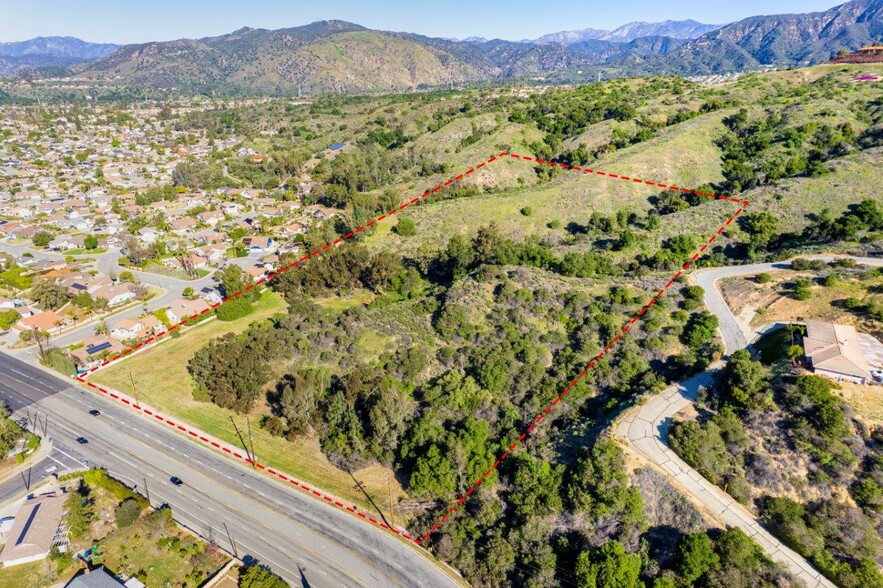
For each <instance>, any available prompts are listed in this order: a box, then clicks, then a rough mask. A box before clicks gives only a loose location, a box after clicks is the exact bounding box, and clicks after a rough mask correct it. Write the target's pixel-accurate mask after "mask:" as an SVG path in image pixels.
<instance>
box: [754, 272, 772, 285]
mask: <svg viewBox="0 0 883 588" xmlns="http://www.w3.org/2000/svg"><path fill="white" fill-rule="evenodd" d="M754 279H755V280H756V281H757V283H758V284H768V283H770V282H772V281H773V276H771V275H769V274H767V273H763V274H757V275H756V276H755V277H754Z"/></svg>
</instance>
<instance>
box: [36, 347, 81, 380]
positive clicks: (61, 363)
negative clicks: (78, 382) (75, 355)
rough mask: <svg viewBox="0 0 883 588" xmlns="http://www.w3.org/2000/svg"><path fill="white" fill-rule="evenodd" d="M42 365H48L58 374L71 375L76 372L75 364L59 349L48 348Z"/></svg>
mask: <svg viewBox="0 0 883 588" xmlns="http://www.w3.org/2000/svg"><path fill="white" fill-rule="evenodd" d="M42 363H43V365H46V366H49V367H51V368H52V369H54V370H55V371H57V372H58V373H60V374H64V375H65V376H72V375H74V374H76V373H77V366H76V365H74V362H73V360H72V359H71V358H70V357H68V355H67V354H66V353H65V352H63V351H62V350H61V349H49V350H47V351H46V357H45V358H44V359H43V361H42Z"/></svg>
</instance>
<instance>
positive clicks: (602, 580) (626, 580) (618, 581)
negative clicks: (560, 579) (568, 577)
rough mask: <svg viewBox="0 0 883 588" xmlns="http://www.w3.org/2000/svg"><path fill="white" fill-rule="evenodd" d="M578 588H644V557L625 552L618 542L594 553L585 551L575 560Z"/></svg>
mask: <svg viewBox="0 0 883 588" xmlns="http://www.w3.org/2000/svg"><path fill="white" fill-rule="evenodd" d="M575 572H576V582H577V586H579V588H642V587H643V586H644V582H642V581H641V578H640V576H641V556H640V555H639V554H637V553H626V552H625V548H624V547H623V546H622V543H620V542H619V541H616V540H613V541H608V542H607V543H605V544H604V545H602V546H601V547H599V548H597V549H593V550H591V551H588V552H587V551H583V552H582V553H580V554H579V555H578V556H577V560H576V570H575Z"/></svg>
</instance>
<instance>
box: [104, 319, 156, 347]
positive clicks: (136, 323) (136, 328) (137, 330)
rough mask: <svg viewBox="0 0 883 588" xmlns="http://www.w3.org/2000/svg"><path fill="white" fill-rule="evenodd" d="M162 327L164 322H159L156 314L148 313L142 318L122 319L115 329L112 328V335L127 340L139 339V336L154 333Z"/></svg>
mask: <svg viewBox="0 0 883 588" xmlns="http://www.w3.org/2000/svg"><path fill="white" fill-rule="evenodd" d="M161 327H162V323H161V322H159V320H158V319H157V318H156V317H155V316H153V315H149V314H148V315H146V316H142V317H141V318H125V319H123V320H121V321H120V322H118V323H117V324H116V326H115V327H114V328H113V329H111V331H110V335H111V336H112V337H113V338H114V339H119V340H120V341H125V340H127V339H137V338H139V337H145V336H147V335H153V334H154V333H156V332H157V331H158V330H160V329H161Z"/></svg>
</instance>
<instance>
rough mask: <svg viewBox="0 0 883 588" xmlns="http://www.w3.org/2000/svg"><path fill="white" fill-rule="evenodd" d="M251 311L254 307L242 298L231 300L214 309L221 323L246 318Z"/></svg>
mask: <svg viewBox="0 0 883 588" xmlns="http://www.w3.org/2000/svg"><path fill="white" fill-rule="evenodd" d="M253 311H254V307H253V306H252V305H251V302H249V301H248V300H244V299H242V298H237V299H235V300H231V301H229V302H227V303H225V304H222V305H221V306H219V307H218V308H216V309H215V313H216V314H217V315H218V319H219V320H222V321H233V320H236V319H238V318H242V317H244V316H247V315H249V314H251V313H252V312H253Z"/></svg>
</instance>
